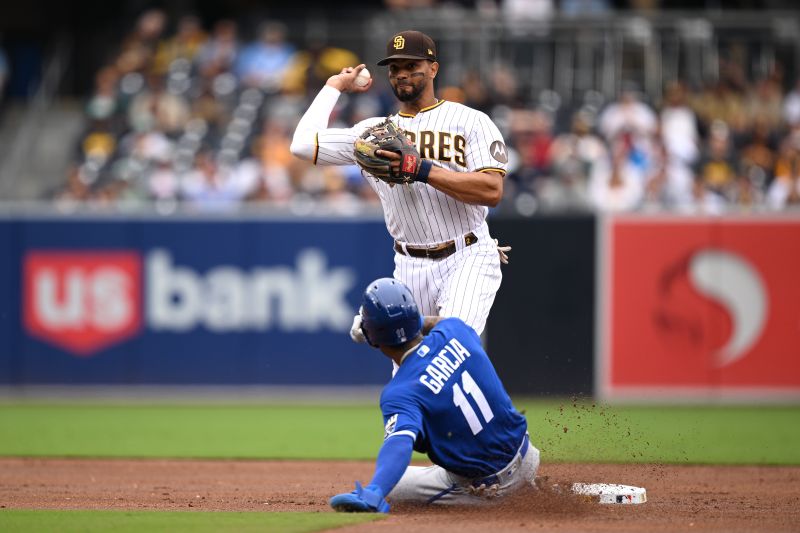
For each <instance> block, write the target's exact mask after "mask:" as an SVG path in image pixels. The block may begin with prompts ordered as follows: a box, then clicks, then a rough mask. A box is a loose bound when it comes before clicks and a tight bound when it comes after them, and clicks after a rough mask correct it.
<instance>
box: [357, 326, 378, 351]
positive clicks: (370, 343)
mask: <svg viewBox="0 0 800 533" xmlns="http://www.w3.org/2000/svg"><path fill="white" fill-rule="evenodd" d="M361 333H362V334H363V335H364V338H365V339H367V344H369V345H370V346H372V347H373V348H378V347H379V346H378V345H377V344H375V343H373V342H372V341H371V340H370V339H369V333H368V332H367V328H365V327H364V321H363V320H362V321H361Z"/></svg>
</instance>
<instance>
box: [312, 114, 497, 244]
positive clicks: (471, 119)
mask: <svg viewBox="0 0 800 533" xmlns="http://www.w3.org/2000/svg"><path fill="white" fill-rule="evenodd" d="M390 118H391V119H392V120H393V121H394V122H395V123H396V124H397V126H398V127H399V128H401V129H402V130H404V131H405V132H406V133H407V134H408V136H409V137H410V138H411V140H412V141H413V142H414V143H415V144H416V146H417V149H418V150H419V152H420V155H421V156H422V157H423V158H424V159H429V160H431V161H432V163H433V164H434V165H437V166H440V167H444V168H446V169H448V170H452V171H455V172H486V171H494V172H498V173H500V174H502V175H505V172H506V166H507V163H508V154H507V152H506V146H505V144H504V143H503V137H502V135H501V134H500V131H499V130H498V129H497V127H496V126H495V125H494V124H493V123H492V121H491V120H490V119H489V117H487V116H486V114H484V113H482V112H480V111H477V110H475V109H472V108H470V107H467V106H465V105H462V104H458V103H454V102H448V101H445V100H440V101H438V102H437V103H436V104H434V105H432V106H430V107H426V108H423V109H422V110H420V111H419V113H417V114H416V115H409V114H405V113H398V114H396V115H393V116H392V117H390ZM382 120H384V119H383V118H380V117H375V118H370V119H366V120H364V121H361V122H359V123H358V124H356V125H355V126H353V127H352V128H343V129H336V128H331V129H325V130H321V131H319V132H318V133H317V138H316V142H317V151H316V154H315V157H314V162H315V163H316V164H320V165H348V164H355V157H354V156H353V143H354V142H355V140H356V139H357V138H358V137H359V136H360V135H361V134H362V133H363V132H364V130H365V129H366V128H368V127H369V126H372V125H374V124H376V123H378V122H380V121H382ZM367 180H368V181H369V183H370V185H371V186H372V188H373V189H374V190H375V192H376V193H377V194H378V196H379V197H380V199H381V203H382V205H383V212H384V218H385V220H386V226H387V228H388V230H389V233H390V234H391V235H392V237H394V239H395V240H397V241H401V242H406V243H410V244H417V245H425V244H434V243H441V242H445V241H449V240H452V239H456V238H458V237H459V236H462V235H464V234H466V233H468V232H470V231H474V230H477V229H478V228H480V227H481V225H482V224H483V223H484V220H485V219H486V214H487V212H488V208H486V207H485V206H480V205H470V204H466V203H464V202H461V201H459V200H457V199H455V198H453V197H451V196H448V195H447V194H445V193H443V192H441V191H439V190H437V189H434V188H433V187H430V186H428V185H426V184H424V183H412V184H410V185H397V186H394V187H392V186H390V185H388V184H387V183H385V182H383V181H381V180H378V179H375V178H373V177H372V176H369V175H367Z"/></svg>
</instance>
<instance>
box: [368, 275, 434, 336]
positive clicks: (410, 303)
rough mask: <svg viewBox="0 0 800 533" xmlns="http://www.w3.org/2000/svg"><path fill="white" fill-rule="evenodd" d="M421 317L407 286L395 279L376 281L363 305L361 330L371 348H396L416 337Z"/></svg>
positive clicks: (370, 287)
mask: <svg viewBox="0 0 800 533" xmlns="http://www.w3.org/2000/svg"><path fill="white" fill-rule="evenodd" d="M421 329H422V316H421V315H420V314H419V308H418V307H417V302H415V301H414V297H413V296H412V295H411V291H410V290H408V287H406V286H405V285H403V284H402V283H400V282H399V281H397V280H396V279H392V278H381V279H377V280H375V281H373V282H372V283H370V284H369V285H368V286H367V289H366V290H365V291H364V298H363V299H362V303H361V331H363V332H364V337H366V338H367V342H369V344H370V345H371V346H375V347H378V346H397V345H399V344H403V343H404V342H408V341H409V340H411V339H413V338H414V337H416V336H417V334H418V333H419V332H420V330H421Z"/></svg>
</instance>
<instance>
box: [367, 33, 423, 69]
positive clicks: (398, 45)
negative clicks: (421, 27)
mask: <svg viewBox="0 0 800 533" xmlns="http://www.w3.org/2000/svg"><path fill="white" fill-rule="evenodd" d="M386 56H387V57H385V58H383V59H381V60H380V61H378V65H380V66H384V65H388V64H389V61H391V60H392V59H427V60H429V61H436V44H434V42H433V39H431V38H430V37H428V36H427V35H425V34H424V33H422V32H421V31H414V30H407V31H401V32H400V33H396V34H394V35H392V38H391V39H389V42H388V43H386Z"/></svg>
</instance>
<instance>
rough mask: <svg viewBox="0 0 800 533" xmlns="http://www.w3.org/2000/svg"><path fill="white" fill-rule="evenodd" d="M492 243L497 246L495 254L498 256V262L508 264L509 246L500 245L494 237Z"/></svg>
mask: <svg viewBox="0 0 800 533" xmlns="http://www.w3.org/2000/svg"><path fill="white" fill-rule="evenodd" d="M494 245H495V246H496V247H497V254H498V255H499V256H500V262H501V263H503V264H504V265H507V264H508V252H510V251H511V247H510V246H500V242H499V241H498V240H497V239H495V240H494Z"/></svg>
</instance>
